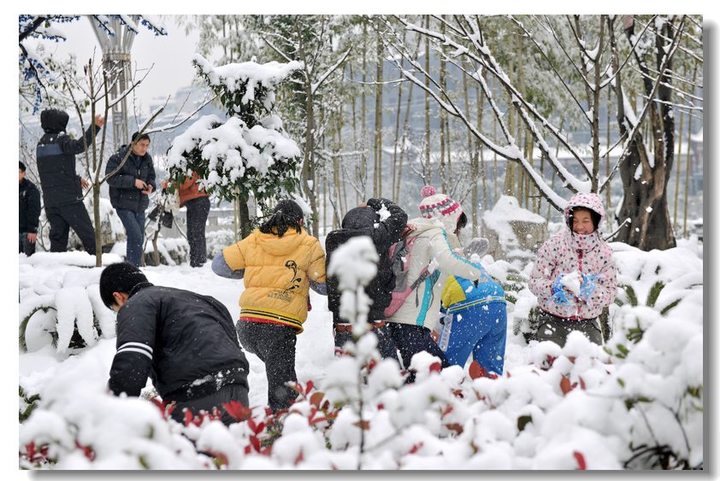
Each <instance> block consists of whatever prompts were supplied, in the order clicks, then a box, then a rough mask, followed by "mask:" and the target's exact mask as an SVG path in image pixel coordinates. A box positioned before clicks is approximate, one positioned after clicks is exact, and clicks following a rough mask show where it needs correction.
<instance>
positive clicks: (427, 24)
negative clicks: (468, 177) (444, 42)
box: [423, 15, 431, 180]
mask: <svg viewBox="0 0 720 481" xmlns="http://www.w3.org/2000/svg"><path fill="white" fill-rule="evenodd" d="M425 28H426V29H428V30H429V29H430V16H429V15H425ZM425 71H426V72H430V37H429V36H427V37H425ZM425 88H426V89H427V90H429V89H430V79H429V78H427V77H426V78H425ZM427 90H426V92H425V167H423V176H426V169H427V168H428V167H429V166H430V146H431V143H430V94H428V93H427ZM426 178H427V177H426ZM428 180H430V179H428Z"/></svg>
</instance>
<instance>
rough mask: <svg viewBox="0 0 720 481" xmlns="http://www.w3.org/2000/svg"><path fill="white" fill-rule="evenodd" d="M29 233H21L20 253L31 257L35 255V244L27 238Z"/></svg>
mask: <svg viewBox="0 0 720 481" xmlns="http://www.w3.org/2000/svg"><path fill="white" fill-rule="evenodd" d="M27 235H28V233H27V232H21V233H20V252H23V253H24V254H25V255H26V256H28V257H30V256H31V255H33V254H35V242H30V241H29V240H28V238H27Z"/></svg>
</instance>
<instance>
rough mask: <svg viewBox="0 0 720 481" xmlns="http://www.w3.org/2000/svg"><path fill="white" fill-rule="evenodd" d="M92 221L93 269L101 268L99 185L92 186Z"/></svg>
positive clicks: (95, 183)
mask: <svg viewBox="0 0 720 481" xmlns="http://www.w3.org/2000/svg"><path fill="white" fill-rule="evenodd" d="M92 191H93V192H92V199H93V220H94V221H95V267H102V220H101V219H100V184H98V183H97V182H93V184H92Z"/></svg>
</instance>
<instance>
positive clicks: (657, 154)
mask: <svg viewBox="0 0 720 481" xmlns="http://www.w3.org/2000/svg"><path fill="white" fill-rule="evenodd" d="M668 23H669V22H668ZM668 23H665V24H664V25H663V30H664V31H663V34H664V35H665V36H666V37H667V38H673V35H674V32H673V31H672V29H670V28H669V26H668ZM625 33H626V35H627V37H628V39H630V38H631V36H632V35H633V26H632V25H631V26H630V27H629V28H626V30H625ZM655 49H656V61H657V62H659V63H658V64H657V67H656V70H657V69H659V68H660V63H661V62H662V58H663V57H664V55H665V43H664V39H663V38H662V37H660V35H657V36H656V44H655ZM635 53H636V59H637V61H638V64H639V67H640V70H641V72H642V73H643V77H644V82H643V86H644V91H645V95H646V97H648V101H649V102H651V104H650V112H649V121H650V123H651V129H650V130H651V132H653V134H654V136H653V141H654V147H655V148H654V149H653V151H654V162H653V164H652V165H651V163H650V160H649V158H648V154H647V149H646V147H645V144H644V143H643V140H642V135H641V134H639V133H638V134H637V135H635V138H633V139H631V141H630V150H629V153H628V156H627V158H626V159H625V161H624V162H623V163H622V164H621V165H620V176H621V178H622V184H623V200H622V204H621V205H620V211H619V212H620V218H619V223H622V222H623V221H624V220H625V219H630V223H629V224H625V225H624V226H623V227H622V228H621V229H620V231H619V232H618V236H617V238H616V240H618V241H620V242H625V243H626V244H629V245H632V246H635V247H637V248H639V249H642V250H645V251H649V250H652V249H660V250H664V249H669V248H671V247H675V245H676V243H675V236H674V234H673V230H672V222H671V219H670V212H669V209H668V202H667V184H668V181H669V178H670V173H671V172H672V163H673V156H674V135H675V132H674V129H675V122H674V120H673V117H672V115H673V113H672V107H671V104H670V100H671V99H670V95H671V89H670V84H671V81H672V80H671V77H670V75H668V72H672V61H669V62H668V63H667V65H666V68H665V73H664V74H662V82H663V84H661V85H660V86H659V88H658V98H659V100H660V101H662V102H664V103H662V104H661V105H660V109H659V110H658V108H657V105H656V103H655V102H654V100H655V99H654V98H650V97H651V94H652V89H653V81H652V79H651V78H650V75H649V68H648V66H647V65H646V64H645V62H644V60H643V59H641V58H640V57H639V56H638V55H637V51H635ZM616 86H617V87H620V82H619V77H618V81H617V82H616ZM618 92H619V98H618V123H619V125H620V133H621V134H624V135H625V134H629V132H628V129H627V125H628V124H627V122H626V117H625V111H624V108H623V103H622V89H621V88H618ZM620 115H622V117H621V116H620ZM638 169H640V170H639V172H640V176H639V178H638V179H636V178H635V173H636V172H638Z"/></svg>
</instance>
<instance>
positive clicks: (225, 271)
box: [211, 252, 245, 279]
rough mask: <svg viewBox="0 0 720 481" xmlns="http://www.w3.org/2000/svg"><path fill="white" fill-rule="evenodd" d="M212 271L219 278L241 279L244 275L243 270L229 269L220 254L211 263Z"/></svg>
mask: <svg viewBox="0 0 720 481" xmlns="http://www.w3.org/2000/svg"><path fill="white" fill-rule="evenodd" d="M211 267H212V270H213V272H214V273H215V274H217V275H219V276H220V277H227V278H229V279H242V278H243V276H244V275H245V269H238V270H236V271H234V270H232V269H230V266H229V265H228V264H227V262H226V261H225V257H224V256H223V254H222V252H220V253H219V254H218V255H216V256H215V257H214V258H213V261H212V265H211Z"/></svg>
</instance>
